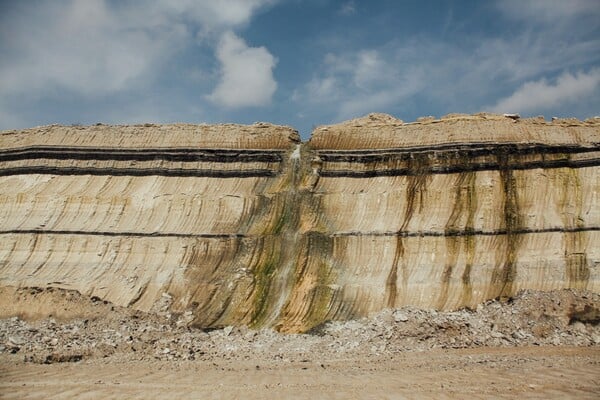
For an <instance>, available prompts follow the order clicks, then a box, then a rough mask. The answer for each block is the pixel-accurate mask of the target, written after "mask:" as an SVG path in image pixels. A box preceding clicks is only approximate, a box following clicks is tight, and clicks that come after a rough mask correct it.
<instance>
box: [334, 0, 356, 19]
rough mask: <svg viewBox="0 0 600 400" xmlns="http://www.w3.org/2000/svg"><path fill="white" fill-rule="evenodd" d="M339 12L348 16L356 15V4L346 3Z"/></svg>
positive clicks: (352, 2)
mask: <svg viewBox="0 0 600 400" xmlns="http://www.w3.org/2000/svg"><path fill="white" fill-rule="evenodd" d="M338 12H339V13H340V14H342V15H346V16H348V15H353V14H356V4H355V3H354V1H349V2H347V3H344V4H342V6H341V7H340V9H339V11H338Z"/></svg>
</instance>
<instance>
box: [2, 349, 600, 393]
mask: <svg viewBox="0 0 600 400" xmlns="http://www.w3.org/2000/svg"><path fill="white" fill-rule="evenodd" d="M0 363H1V366H0V397H1V398H5V399H67V398H79V399H99V398H102V399H112V398H128V399H148V398H172V399H176V398H209V399H219V398H228V399H235V398H244V399H265V398H286V399H305V398H327V399H403V398H435V399H442V398H482V399H484V398H539V399H548V398H554V399H565V398H577V399H598V398H600V348H598V347H597V346H594V347H588V348H581V347H521V348H477V349H452V350H448V349H440V350H429V351H424V352H406V353H401V354H397V355H394V356H390V357H381V358H370V359H359V358H354V359H352V358H350V359H346V360H342V359H338V360H335V361H333V362H328V361H327V360H325V359H321V358H319V357H318V355H316V357H314V359H307V360H302V361H299V362H283V361H273V362H269V361H265V360H261V361H253V360H244V361H237V360H236V361H219V360H215V361H210V362H209V361H181V362H174V361H137V362H131V361H130V362H125V363H122V362H115V361H114V360H110V361H108V360H104V361H103V360H92V361H85V360H84V361H81V362H78V363H59V364H50V365H44V364H33V363H24V362H23V361H22V359H21V358H20V357H18V356H16V355H2V356H1V357H0Z"/></svg>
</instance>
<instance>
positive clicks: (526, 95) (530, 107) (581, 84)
mask: <svg viewBox="0 0 600 400" xmlns="http://www.w3.org/2000/svg"><path fill="white" fill-rule="evenodd" d="M599 86H600V69H599V68H594V69H592V70H590V71H589V72H587V73H586V72H578V73H576V74H571V73H569V72H565V73H563V74H561V75H560V76H559V77H558V78H556V80H555V81H554V82H548V80H547V79H545V78H542V79H540V80H537V81H529V82H525V83H524V84H523V85H521V86H520V87H519V88H518V89H517V90H516V91H515V92H514V93H513V94H511V95H510V96H508V97H506V98H504V99H501V100H499V101H498V102H497V103H496V105H495V106H493V107H492V111H495V112H499V113H506V112H520V113H531V112H542V111H544V110H547V109H549V108H553V107H560V106H561V105H564V104H566V103H570V102H573V101H575V100H580V99H583V98H585V97H587V96H589V95H591V94H592V93H594V92H595V91H597V90H598V87H599Z"/></svg>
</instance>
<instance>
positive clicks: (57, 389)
mask: <svg viewBox="0 0 600 400" xmlns="http://www.w3.org/2000/svg"><path fill="white" fill-rule="evenodd" d="M0 300H2V301H0V316H1V317H2V318H3V319H0V398H44V399H46V398H73V397H77V398H144V399H145V398H241V397H244V398H249V399H252V398H343V399H347V398H361V399H364V398H377V399H381V398H436V399H437V398H515V397H517V396H518V397H528V398H544V399H546V398H561V399H562V398H590V399H597V398H600V295H598V294H593V293H589V292H582V291H573V290H561V291H554V292H535V291H524V292H521V293H520V294H518V295H517V296H515V297H514V298H510V299H504V300H503V301H500V300H493V301H489V302H487V303H485V304H481V305H480V306H478V307H477V309H475V310H467V309H464V310H457V311H454V312H437V311H434V310H422V309H416V308H411V307H404V308H401V309H397V310H384V311H382V312H381V313H378V314H376V315H373V316H371V317H369V318H363V319H359V320H354V321H346V322H341V321H340V322H328V323H326V324H323V325H322V326H318V327H315V328H314V329H313V330H312V331H310V332H307V333H306V334H294V335H292V334H281V333H278V332H276V331H274V330H271V329H262V330H252V329H249V328H247V327H231V326H228V327H223V328H222V329H214V330H208V331H206V330H203V329H200V328H199V327H194V326H193V325H192V324H191V322H192V321H193V316H192V315H191V314H190V313H182V314H173V313H171V312H170V311H169V305H170V302H169V300H170V299H169V297H168V296H164V302H163V304H158V305H157V308H156V310H154V311H153V312H152V313H141V312H139V311H135V310H131V309H127V308H122V307H117V306H114V305H112V304H110V303H108V302H105V301H102V300H100V299H97V298H87V297H85V296H82V295H81V294H79V293H77V292H74V291H65V290H59V289H52V288H47V289H39V288H21V289H15V288H5V289H2V290H0ZM11 315H12V316H11Z"/></svg>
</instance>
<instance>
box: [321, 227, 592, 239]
mask: <svg viewBox="0 0 600 400" xmlns="http://www.w3.org/2000/svg"><path fill="white" fill-rule="evenodd" d="M596 231H600V227H599V226H588V227H573V228H546V229H517V230H511V231H510V232H509V231H508V230H506V229H499V230H496V231H479V230H464V231H445V232H432V231H422V232H408V231H396V232H338V233H334V234H332V236H339V237H346V236H390V237H463V236H502V235H508V234H509V233H510V234H511V235H526V234H534V233H576V232H596Z"/></svg>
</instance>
